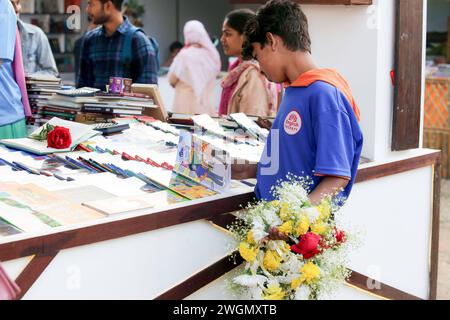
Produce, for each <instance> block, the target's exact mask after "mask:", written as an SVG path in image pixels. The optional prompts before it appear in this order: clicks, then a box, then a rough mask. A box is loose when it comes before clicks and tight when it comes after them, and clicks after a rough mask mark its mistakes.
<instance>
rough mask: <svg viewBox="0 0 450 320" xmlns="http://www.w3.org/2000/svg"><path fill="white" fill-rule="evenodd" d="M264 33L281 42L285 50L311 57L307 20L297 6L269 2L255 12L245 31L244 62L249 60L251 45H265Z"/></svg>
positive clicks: (286, 1)
mask: <svg viewBox="0 0 450 320" xmlns="http://www.w3.org/2000/svg"><path fill="white" fill-rule="evenodd" d="M268 32H270V33H272V34H274V35H277V36H279V37H280V38H281V39H283V42H284V45H285V46H286V47H287V48H288V49H289V50H292V51H303V52H309V53H311V38H310V36H309V31H308V19H307V18H306V15H305V14H304V13H303V11H302V9H301V7H300V5H299V4H298V3H295V2H292V1H289V0H270V1H269V2H267V3H266V4H265V5H264V6H262V7H261V9H259V10H258V12H257V13H256V15H255V17H253V18H252V19H251V20H250V21H249V22H248V24H247V26H246V27H245V32H244V35H245V37H246V42H245V44H244V48H243V49H244V50H243V56H244V57H245V58H247V59H248V58H251V57H252V56H253V46H252V43H260V44H261V45H262V46H264V45H266V44H267V33H268Z"/></svg>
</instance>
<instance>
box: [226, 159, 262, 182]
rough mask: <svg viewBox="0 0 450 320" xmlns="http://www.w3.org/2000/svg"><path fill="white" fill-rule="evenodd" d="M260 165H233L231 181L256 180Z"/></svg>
mask: <svg viewBox="0 0 450 320" xmlns="http://www.w3.org/2000/svg"><path fill="white" fill-rule="evenodd" d="M257 169H258V165H257V164H256V163H245V164H235V163H233V164H232V165H231V179H233V180H246V179H254V178H256V171H257Z"/></svg>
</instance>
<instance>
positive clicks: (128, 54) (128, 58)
mask: <svg viewBox="0 0 450 320" xmlns="http://www.w3.org/2000/svg"><path fill="white" fill-rule="evenodd" d="M139 31H140V32H142V33H143V34H146V33H145V31H144V30H142V29H141V28H137V27H135V26H132V27H130V28H129V29H128V30H127V32H126V33H125V40H124V41H125V42H124V45H123V50H122V61H123V63H124V65H125V66H127V67H129V66H130V65H131V62H132V61H133V37H134V34H135V33H136V32H139ZM148 38H149V40H150V43H151V44H152V46H153V49H154V50H155V56H156V68H157V69H156V71H157V72H158V71H159V69H160V66H161V63H160V59H159V44H158V42H157V41H156V39H155V38H153V37H148Z"/></svg>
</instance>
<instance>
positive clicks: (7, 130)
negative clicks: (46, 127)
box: [0, 0, 31, 139]
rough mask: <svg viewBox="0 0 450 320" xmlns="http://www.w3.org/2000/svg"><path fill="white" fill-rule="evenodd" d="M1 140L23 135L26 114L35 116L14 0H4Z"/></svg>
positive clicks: (0, 10)
mask: <svg viewBox="0 0 450 320" xmlns="http://www.w3.org/2000/svg"><path fill="white" fill-rule="evenodd" d="M0 30H2V35H1V39H2V46H0V139H13V138H23V137H25V136H26V134H27V130H26V124H25V115H27V116H28V115H31V110H30V105H29V102H28V96H27V94H26V85H25V73H24V71H23V62H22V50H21V46H20V36H19V31H18V29H17V17H16V14H15V12H14V9H13V5H12V4H11V2H10V0H0Z"/></svg>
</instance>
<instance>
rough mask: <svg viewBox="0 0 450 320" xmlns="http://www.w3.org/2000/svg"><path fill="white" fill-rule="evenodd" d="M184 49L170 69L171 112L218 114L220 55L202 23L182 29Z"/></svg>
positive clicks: (189, 24)
mask: <svg viewBox="0 0 450 320" xmlns="http://www.w3.org/2000/svg"><path fill="white" fill-rule="evenodd" d="M184 40H185V44H186V45H185V47H184V48H183V49H182V50H181V51H180V53H179V54H178V55H177V56H176V57H175V59H174V61H173V63H172V65H171V66H170V70H169V75H168V76H169V82H170V84H171V85H172V86H173V87H174V88H175V99H174V103H173V109H172V111H173V112H174V113H184V114H203V113H206V114H209V115H211V116H214V115H217V111H216V107H215V94H214V93H215V83H216V78H217V75H218V74H219V72H220V68H221V61H220V55H219V52H218V51H217V49H216V48H215V46H214V44H213V43H212V41H211V38H210V37H209V35H208V32H207V31H206V29H205V27H204V26H203V24H202V23H201V22H199V21H195V20H192V21H189V22H187V23H186V25H185V26H184Z"/></svg>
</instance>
